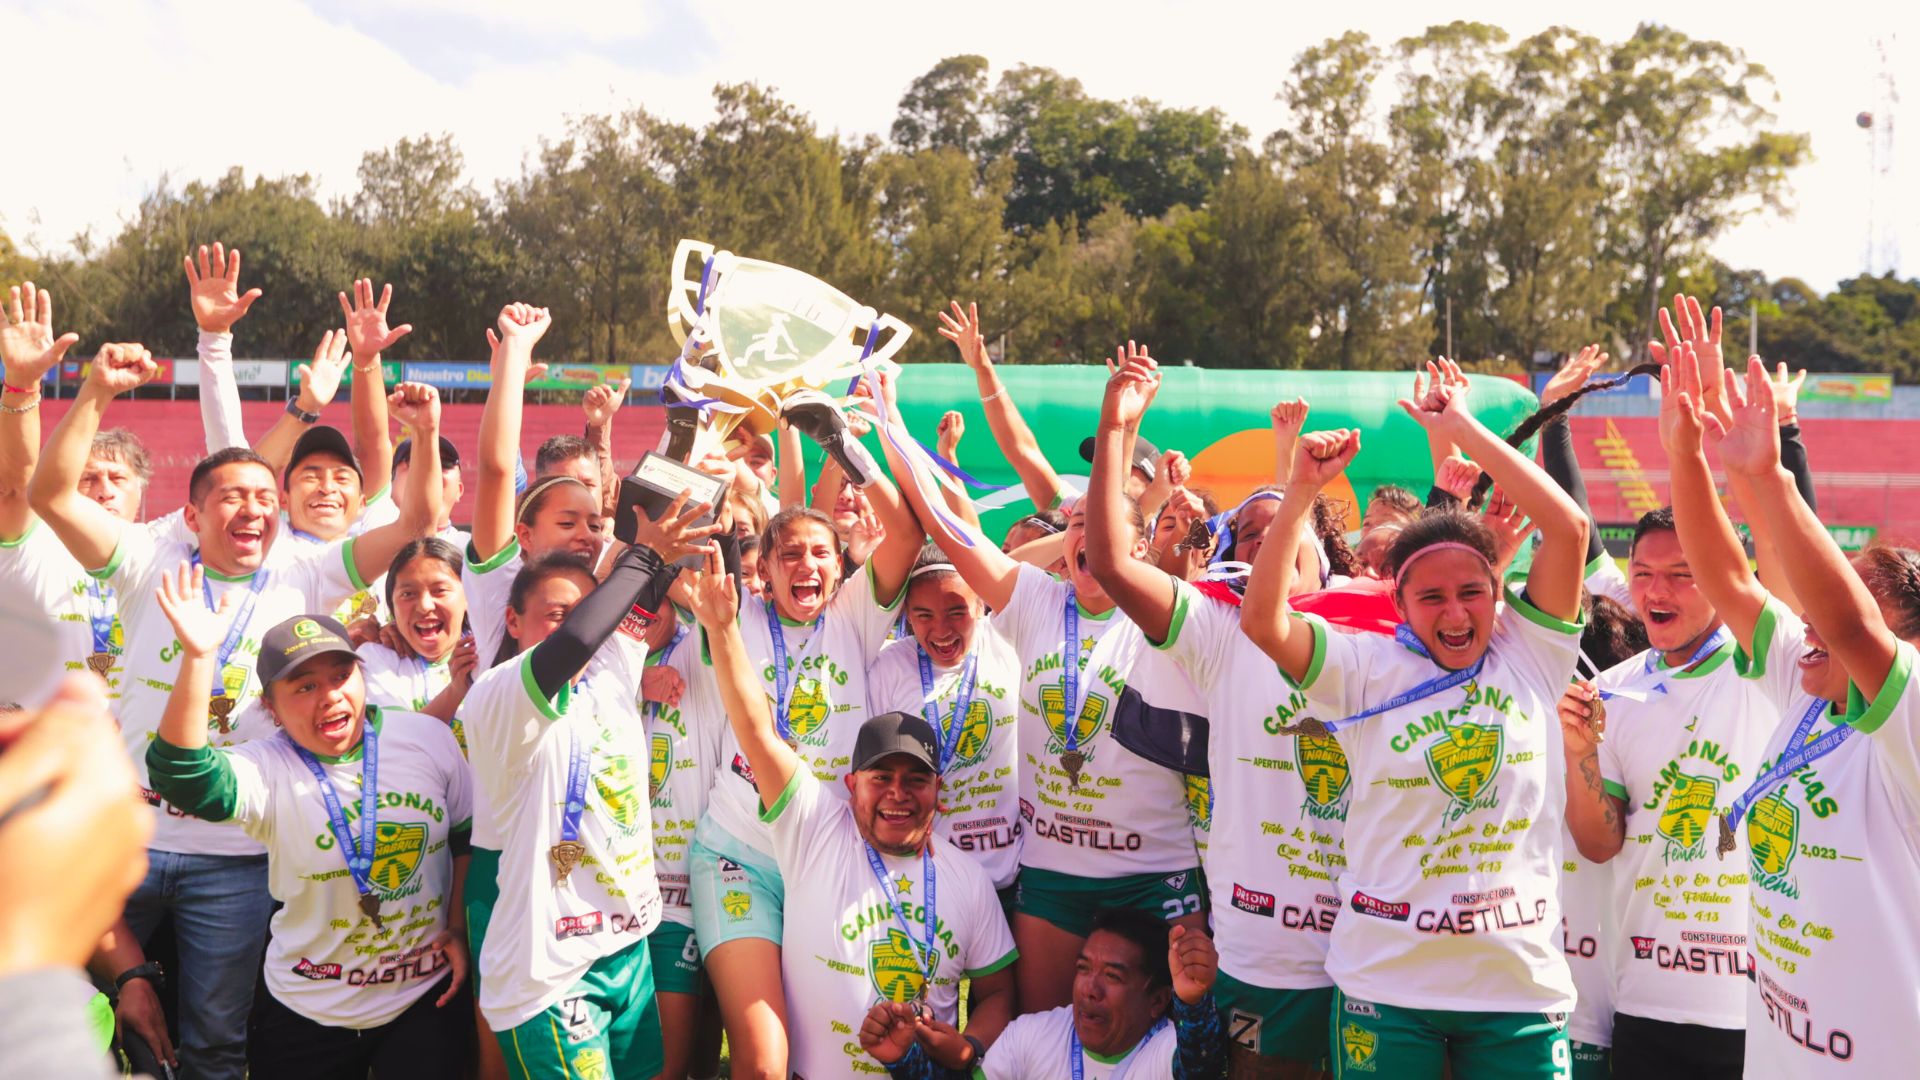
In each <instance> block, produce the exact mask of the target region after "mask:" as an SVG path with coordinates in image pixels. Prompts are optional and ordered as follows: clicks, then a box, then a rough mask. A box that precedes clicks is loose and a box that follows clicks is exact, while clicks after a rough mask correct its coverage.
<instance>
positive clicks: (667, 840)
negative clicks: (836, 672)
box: [638, 628, 727, 926]
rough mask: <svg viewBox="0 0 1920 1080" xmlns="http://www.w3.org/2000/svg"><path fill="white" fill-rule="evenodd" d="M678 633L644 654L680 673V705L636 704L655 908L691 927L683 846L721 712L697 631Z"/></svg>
mask: <svg viewBox="0 0 1920 1080" xmlns="http://www.w3.org/2000/svg"><path fill="white" fill-rule="evenodd" d="M680 633H681V635H682V636H680V637H678V638H676V639H674V640H673V641H671V642H669V643H668V645H667V648H666V649H664V650H662V651H661V652H659V653H656V654H652V655H649V656H648V657H647V664H648V665H649V666H651V665H653V664H665V665H667V666H669V667H671V668H673V670H675V671H677V672H679V673H680V679H681V681H682V682H683V683H684V684H685V687H686V688H685V689H684V690H683V691H681V694H680V704H678V705H668V704H666V703H664V702H649V701H641V702H639V703H638V704H639V709H640V713H641V715H642V716H644V717H645V718H646V725H647V790H648V791H650V792H651V793H652V804H653V866H654V876H655V877H656V878H657V879H658V880H659V882H660V901H661V905H662V908H661V914H662V916H663V917H664V918H665V919H666V920H667V921H669V922H675V923H679V924H680V925H681V926H692V925H693V908H692V907H690V906H689V905H688V903H687V885H688V881H687V874H688V864H687V848H688V845H690V844H692V843H693V833H694V829H695V828H696V827H697V826H698V825H699V824H700V815H702V814H704V813H706V812H707V793H708V792H709V791H711V790H712V789H713V777H714V770H715V767H716V763H717V762H718V761H719V758H720V730H721V729H722V728H724V727H726V726H727V713H726V708H725V706H724V705H722V704H721V701H720V687H719V685H718V684H716V683H715V682H714V677H713V669H712V668H710V667H708V666H707V665H706V664H703V663H701V662H700V635H699V632H698V630H697V629H688V628H682V630H681V631H680Z"/></svg>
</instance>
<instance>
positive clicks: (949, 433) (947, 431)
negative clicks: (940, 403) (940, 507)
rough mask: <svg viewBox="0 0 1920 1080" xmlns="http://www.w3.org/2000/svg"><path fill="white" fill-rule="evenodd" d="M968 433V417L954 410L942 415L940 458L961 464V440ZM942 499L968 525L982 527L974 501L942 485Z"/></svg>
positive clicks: (939, 436)
mask: <svg viewBox="0 0 1920 1080" xmlns="http://www.w3.org/2000/svg"><path fill="white" fill-rule="evenodd" d="M966 433H967V418H966V417H964V416H961V415H960V414H959V413H958V412H956V411H954V410H952V409H948V410H947V411H946V412H945V413H944V414H942V415H941V417H940V427H939V430H938V432H937V436H938V439H939V442H938V444H937V446H938V450H939V454H940V456H941V457H943V458H945V459H947V460H948V461H949V462H952V463H953V464H955V465H958V464H960V438H961V436H963V435H965V434H966ZM940 497H941V498H942V499H944V500H946V503H947V509H949V510H951V511H953V512H954V513H955V514H956V515H958V516H959V517H961V518H964V519H965V520H966V522H967V524H969V525H972V526H973V527H974V528H976V529H977V528H979V527H980V512H979V511H978V510H977V509H975V508H974V505H973V500H972V499H969V498H968V497H967V496H966V494H965V493H963V492H961V491H959V490H958V489H956V488H952V487H948V486H947V485H945V484H942V485H940Z"/></svg>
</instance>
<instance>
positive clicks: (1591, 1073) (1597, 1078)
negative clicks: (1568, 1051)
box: [1569, 1042, 1613, 1080]
mask: <svg viewBox="0 0 1920 1080" xmlns="http://www.w3.org/2000/svg"><path fill="white" fill-rule="evenodd" d="M1569 1045H1570V1046H1572V1047H1573V1080H1609V1078H1610V1077H1611V1076H1613V1049H1612V1048H1611V1047H1606V1046H1595V1045H1593V1044H1592V1043H1583V1042H1577V1043H1570V1044H1569Z"/></svg>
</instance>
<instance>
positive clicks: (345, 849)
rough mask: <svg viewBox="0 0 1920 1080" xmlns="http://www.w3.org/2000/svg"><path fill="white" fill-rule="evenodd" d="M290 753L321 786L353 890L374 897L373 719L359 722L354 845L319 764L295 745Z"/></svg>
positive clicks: (376, 747)
mask: <svg viewBox="0 0 1920 1080" xmlns="http://www.w3.org/2000/svg"><path fill="white" fill-rule="evenodd" d="M287 741H288V742H290V743H291V742H293V740H292V739H288V740H287ZM293 750H294V753H296V754H299V755H300V760H301V761H302V762H304V763H305V764H306V766H307V771H308V772H310V773H312V774H313V778H314V780H315V781H316V782H317V783H318V784H319V786H320V799H321V801H322V802H324V803H326V805H327V827H328V828H330V829H331V830H333V842H334V843H335V844H336V845H338V846H339V848H340V854H341V855H342V856H344V857H345V858H346V860H347V873H349V874H351V875H352V876H353V887H354V888H355V889H358V890H359V891H360V895H361V896H371V895H373V879H372V877H371V875H372V873H373V853H374V837H375V835H376V833H377V830H378V825H379V822H378V814H379V805H380V733H379V731H378V730H376V729H375V728H374V726H373V723H372V717H371V716H363V717H362V718H361V722H360V841H359V843H357V844H356V843H355V842H354V838H353V829H352V827H351V826H349V825H348V824H347V815H346V813H345V811H343V810H341V809H340V796H339V794H338V793H337V792H335V791H334V789H333V781H332V780H329V779H328V778H327V773H326V770H325V769H323V768H321V767H320V760H319V759H318V758H316V757H314V756H313V754H312V753H310V752H309V751H308V750H307V748H306V747H304V746H301V745H299V744H297V743H295V744H294V747H293Z"/></svg>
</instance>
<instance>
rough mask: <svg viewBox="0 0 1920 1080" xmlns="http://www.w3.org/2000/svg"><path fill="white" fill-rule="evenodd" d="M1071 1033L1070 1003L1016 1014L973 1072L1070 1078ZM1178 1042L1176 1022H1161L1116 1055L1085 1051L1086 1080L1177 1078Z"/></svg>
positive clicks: (1037, 1079) (1002, 1079)
mask: <svg viewBox="0 0 1920 1080" xmlns="http://www.w3.org/2000/svg"><path fill="white" fill-rule="evenodd" d="M1072 1033H1073V1006H1071V1005H1062V1006H1060V1007H1059V1008H1057V1009H1048V1010H1047V1011H1046V1012H1039V1013H1027V1014H1025V1015H1023V1016H1016V1017H1014V1018H1013V1022H1012V1023H1011V1024H1008V1025H1007V1026H1006V1029H1005V1030H1003V1031H1002V1032H1000V1037H999V1038H998V1039H995V1040H994V1041H993V1045H992V1046H991V1047H989V1048H988V1049H987V1056H986V1057H985V1058H982V1059H981V1062H980V1066H979V1068H978V1069H976V1070H975V1072H974V1075H975V1076H977V1077H978V1076H984V1077H985V1078H986V1080H1070V1078H1071V1077H1072V1076H1073V1057H1072V1053H1073V1044H1072V1040H1071V1036H1072ZM1178 1046H1179V1043H1178V1036H1177V1035H1176V1034H1175V1032H1174V1028H1173V1025H1172V1024H1171V1023H1162V1024H1160V1025H1159V1026H1158V1027H1156V1028H1154V1029H1153V1030H1152V1031H1150V1032H1148V1033H1147V1037H1146V1038H1144V1039H1142V1040H1140V1041H1139V1042H1138V1043H1135V1044H1134V1047H1133V1049H1131V1050H1129V1051H1127V1052H1126V1053H1125V1054H1123V1055H1121V1056H1120V1057H1118V1058H1115V1059H1112V1060H1108V1059H1106V1058H1102V1057H1100V1056H1099V1055H1097V1054H1085V1055H1084V1057H1083V1059H1082V1065H1081V1072H1080V1075H1081V1077H1082V1078H1083V1080H1121V1078H1122V1077H1124V1078H1125V1080H1173V1059H1174V1054H1175V1052H1176V1050H1177V1049H1178Z"/></svg>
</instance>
